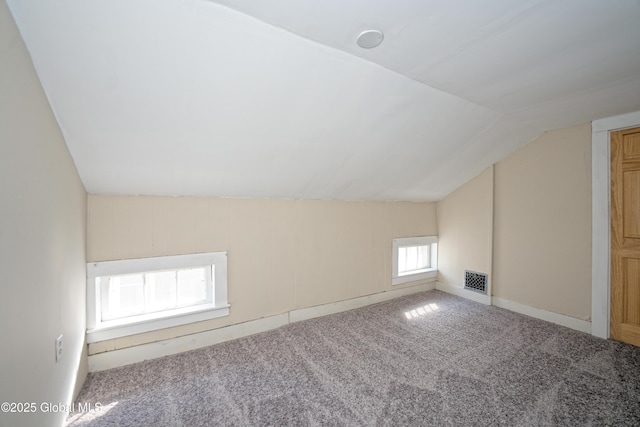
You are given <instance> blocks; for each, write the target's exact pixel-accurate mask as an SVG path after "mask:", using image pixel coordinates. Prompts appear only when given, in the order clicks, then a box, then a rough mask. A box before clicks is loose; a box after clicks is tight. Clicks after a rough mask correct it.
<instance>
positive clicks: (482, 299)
mask: <svg viewBox="0 0 640 427" xmlns="http://www.w3.org/2000/svg"><path fill="white" fill-rule="evenodd" d="M436 289H437V290H439V291H442V292H447V293H449V294H453V295H457V296H459V297H462V298H466V299H469V300H471V301H475V302H479V303H481V304H485V305H491V297H490V296H489V295H483V294H480V293H478V292H474V291H470V290H469V289H465V288H464V287H463V286H454V285H449V284H447V283H442V282H436Z"/></svg>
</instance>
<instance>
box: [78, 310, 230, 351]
mask: <svg viewBox="0 0 640 427" xmlns="http://www.w3.org/2000/svg"><path fill="white" fill-rule="evenodd" d="M229 307H230V306H229V305H228V304H227V305H226V306H222V307H212V306H207V307H205V308H204V309H202V308H201V309H199V310H197V311H189V312H186V313H175V312H174V313H173V314H170V315H163V316H161V317H159V316H158V314H157V313H154V315H153V316H139V317H138V318H137V319H136V320H134V321H128V322H127V323H124V321H123V320H116V321H110V322H104V323H103V324H102V325H101V326H99V327H97V328H95V329H91V330H88V331H87V343H88V344H91V343H95V342H100V341H105V340H109V339H113V338H121V337H126V336H129V335H135V334H141V333H144V332H151V331H157V330H159V329H166V328H171V327H174V326H180V325H186V324H188V323H194V322H202V321H204V320H209V319H216V318H218V317H224V316H228V315H229ZM149 317H151V318H149Z"/></svg>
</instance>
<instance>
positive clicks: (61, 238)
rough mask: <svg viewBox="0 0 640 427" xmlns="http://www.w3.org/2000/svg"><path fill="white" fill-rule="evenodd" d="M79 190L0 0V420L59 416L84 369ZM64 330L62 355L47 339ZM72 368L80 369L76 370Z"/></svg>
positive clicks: (51, 422) (41, 421) (46, 420)
mask: <svg viewBox="0 0 640 427" xmlns="http://www.w3.org/2000/svg"><path fill="white" fill-rule="evenodd" d="M85 218H86V194H85V191H84V188H83V186H82V184H81V183H80V180H79V178H78V175H77V173H76V169H75V166H74V164H73V161H72V160H71V157H70V155H69V153H68V151H67V148H66V146H65V143H64V140H63V138H62V135H61V133H60V130H59V128H58V125H57V123H56V120H55V119H54V117H53V114H52V112H51V110H50V108H49V104H48V102H47V99H46V97H45V95H44V93H43V91H42V88H41V86H40V83H39V81H38V78H37V77H36V74H35V72H34V69H33V66H32V64H31V60H30V58H29V55H28V53H27V51H26V49H25V46H24V44H23V41H22V39H21V37H20V35H19V33H18V31H17V28H16V26H15V24H14V22H13V18H12V17H11V15H10V13H9V11H8V9H7V6H6V4H5V2H4V1H2V2H0V272H2V275H1V277H2V284H1V285H0V286H2V298H0V335H1V336H2V344H1V345H0V348H1V349H2V351H0V402H34V403H36V404H37V405H38V412H37V413H35V414H22V415H19V414H18V415H16V414H7V413H0V425H2V426H56V425H62V422H63V418H64V416H65V414H64V413H43V412H40V410H39V409H40V408H39V405H40V404H41V403H43V402H55V403H64V404H68V403H70V402H71V398H72V394H73V391H74V387H75V386H76V383H78V384H80V383H81V382H82V381H83V380H84V378H85V376H86V371H87V367H86V364H87V360H86V354H85V355H84V356H81V355H82V354H83V348H84V333H85V281H86V279H85V274H86V273H85V229H86V227H85ZM60 334H63V336H64V338H63V347H64V354H63V357H62V359H61V360H60V361H59V362H58V363H56V362H55V357H54V354H55V351H54V343H55V339H56V337H57V336H58V335H60ZM78 373H79V375H78Z"/></svg>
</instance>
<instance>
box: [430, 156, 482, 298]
mask: <svg viewBox="0 0 640 427" xmlns="http://www.w3.org/2000/svg"><path fill="white" fill-rule="evenodd" d="M437 212H438V235H439V237H438V281H440V282H442V283H446V284H448V285H453V286H463V285H464V270H472V271H477V272H481V273H486V274H488V275H489V276H488V277H489V284H490V283H491V276H492V275H491V259H492V256H491V252H492V240H493V234H492V230H493V167H491V168H489V169H487V170H485V171H484V172H483V173H481V174H480V175H479V176H477V177H476V178H474V179H472V180H471V181H469V182H468V183H466V184H465V185H463V186H462V187H460V188H458V189H457V190H456V191H454V192H453V193H451V194H450V195H449V196H447V197H446V198H445V199H443V200H441V201H440V202H438V206H437Z"/></svg>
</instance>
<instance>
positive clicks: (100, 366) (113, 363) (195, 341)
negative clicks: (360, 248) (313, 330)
mask: <svg viewBox="0 0 640 427" xmlns="http://www.w3.org/2000/svg"><path fill="white" fill-rule="evenodd" d="M435 288H436V285H435V282H434V281H431V282H428V283H423V284H420V285H415V286H410V287H403V288H398V289H392V290H390V291H386V292H380V293H377V294H373V295H365V296H362V297H358V298H353V299H349V300H345V301H338V302H334V303H329V304H323V305H319V306H315V307H309V308H302V309H298V310H292V311H289V312H287V313H283V314H278V315H275V316H269V317H264V318H262V319H256V320H251V321H249V322H245V323H239V324H236V325H230V326H225V327H222V328H218V329H212V330H209V331H204V332H199V333H196V334H191V335H185V336H182V337H176V338H171V339H168V340H163V341H157V342H152V343H148V344H142V345H137V346H134V347H127V348H123V349H118V350H113V351H107V352H104V353H98V354H93V355H90V356H89V357H88V359H89V372H98V371H104V370H106V369H111V368H116V367H119V366H125V365H130V364H132V363H137V362H142V361H145V360H150V359H157V358H159V357H163V356H169V355H171V354H177V353H182V352H185V351H189V350H195V349H197V348H202V347H207V346H210V345H214V344H219V343H222V342H225V341H230V340H233V339H236V338H242V337H246V336H249V335H253V334H257V333H259V332H265V331H268V330H271V329H276V328H279V327H281V326H284V325H287V324H289V323H293V322H299V321H301V320H306V319H312V318H314V317H320V316H326V315H328V314H333V313H340V312H342V311H346V310H352V309H354V308H359V307H364V306H366V305H370V304H376V303H379V302H383V301H387V300H390V299H394V298H398V297H401V296H405V295H409V294H414V293H417V292H424V291H430V290H433V289H435Z"/></svg>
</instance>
